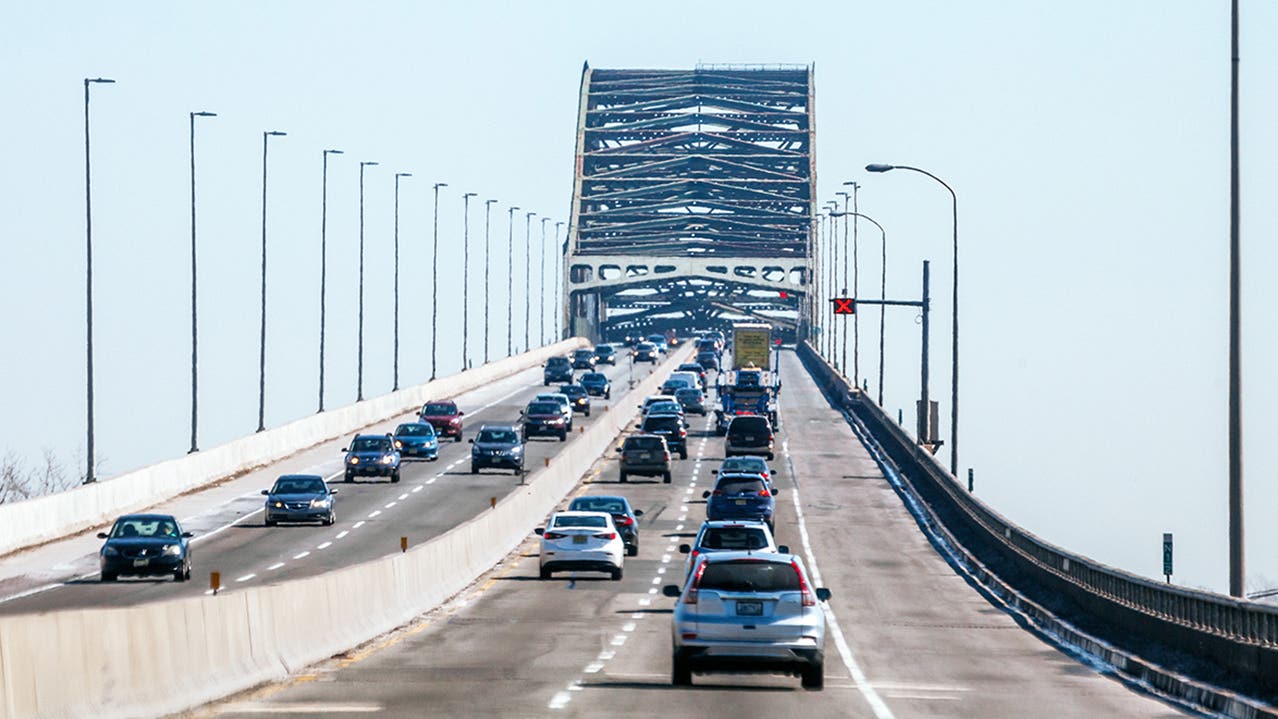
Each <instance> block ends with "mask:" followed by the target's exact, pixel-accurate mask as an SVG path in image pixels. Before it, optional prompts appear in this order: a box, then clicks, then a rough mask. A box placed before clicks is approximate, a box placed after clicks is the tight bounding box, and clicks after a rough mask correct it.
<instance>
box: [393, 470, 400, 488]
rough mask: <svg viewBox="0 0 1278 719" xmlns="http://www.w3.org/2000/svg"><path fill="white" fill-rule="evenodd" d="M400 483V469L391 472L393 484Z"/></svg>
mask: <svg viewBox="0 0 1278 719" xmlns="http://www.w3.org/2000/svg"><path fill="white" fill-rule="evenodd" d="M398 483H399V470H398V469H397V470H395V471H394V472H391V484H398Z"/></svg>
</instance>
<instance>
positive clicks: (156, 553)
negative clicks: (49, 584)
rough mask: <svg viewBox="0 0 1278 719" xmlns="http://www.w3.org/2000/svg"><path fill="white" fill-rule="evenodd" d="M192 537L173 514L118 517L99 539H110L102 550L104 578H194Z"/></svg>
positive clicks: (182, 579)
mask: <svg viewBox="0 0 1278 719" xmlns="http://www.w3.org/2000/svg"><path fill="white" fill-rule="evenodd" d="M192 536H193V535H192V534H191V533H190V532H183V531H182V528H181V527H180V526H179V525H178V521H177V520H176V519H174V518H173V516H172V515H168V514H126V515H124V516H123V517H120V518H119V519H117V520H115V525H114V526H112V527H111V531H110V532H99V533H98V539H105V540H106V542H105V543H104V544H103V545H102V549H101V550H99V551H98V566H99V568H100V570H101V572H102V581H104V582H114V581H115V580H116V579H119V578H120V575H130V576H148V577H153V576H156V575H161V576H163V575H168V576H171V577H173V579H174V580H176V581H179V582H185V581H186V580H188V579H190V578H191V544H190V542H189V541H187V540H189V539H190V538H191V537H192Z"/></svg>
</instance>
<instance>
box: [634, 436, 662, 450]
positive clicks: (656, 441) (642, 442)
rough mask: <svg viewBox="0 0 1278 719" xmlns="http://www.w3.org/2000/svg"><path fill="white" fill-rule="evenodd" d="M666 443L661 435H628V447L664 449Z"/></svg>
mask: <svg viewBox="0 0 1278 719" xmlns="http://www.w3.org/2000/svg"><path fill="white" fill-rule="evenodd" d="M663 444H664V442H663V440H662V439H661V438H660V437H628V438H627V439H626V447H625V448H626V449H662V445H663Z"/></svg>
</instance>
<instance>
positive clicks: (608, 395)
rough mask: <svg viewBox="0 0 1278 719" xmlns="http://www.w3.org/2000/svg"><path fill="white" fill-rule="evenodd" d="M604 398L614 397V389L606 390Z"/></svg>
mask: <svg viewBox="0 0 1278 719" xmlns="http://www.w3.org/2000/svg"><path fill="white" fill-rule="evenodd" d="M604 399H612V390H608V391H607V392H604Z"/></svg>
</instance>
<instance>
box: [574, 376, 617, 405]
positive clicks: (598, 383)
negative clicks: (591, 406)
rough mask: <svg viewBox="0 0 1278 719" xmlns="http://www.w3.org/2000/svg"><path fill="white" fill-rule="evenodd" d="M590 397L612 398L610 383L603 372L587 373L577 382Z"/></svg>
mask: <svg viewBox="0 0 1278 719" xmlns="http://www.w3.org/2000/svg"><path fill="white" fill-rule="evenodd" d="M577 382H578V384H580V385H581V386H582V387H585V388H586V391H587V392H589V393H590V395H591V396H592V397H603V398H604V399H611V398H612V381H611V380H609V379H608V375H606V374H604V373H603V372H587V373H585V374H583V375H582V376H581V379H579V380H577Z"/></svg>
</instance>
